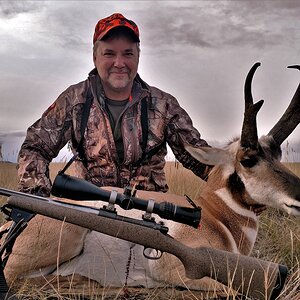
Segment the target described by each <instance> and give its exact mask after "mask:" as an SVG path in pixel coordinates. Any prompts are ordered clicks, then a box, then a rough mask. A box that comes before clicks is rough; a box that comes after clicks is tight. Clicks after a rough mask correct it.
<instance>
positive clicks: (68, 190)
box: [0, 174, 288, 300]
mask: <svg viewBox="0 0 300 300" xmlns="http://www.w3.org/2000/svg"><path fill="white" fill-rule="evenodd" d="M0 194H1V195H5V196H9V198H8V200H7V204H6V205H4V206H3V207H2V211H3V212H4V213H5V214H6V215H7V216H9V218H10V219H12V220H13V221H14V222H13V225H12V226H13V229H10V233H11V234H10V236H13V237H12V238H11V239H14V238H16V235H17V234H16V233H15V230H14V229H16V231H18V230H19V231H22V230H23V228H24V227H25V226H26V225H27V223H28V222H29V220H30V219H31V218H32V217H33V216H34V215H35V214H41V215H44V216H47V217H50V218H54V219H57V220H65V221H66V222H69V223H72V224H75V225H79V226H82V227H85V228H88V229H91V230H95V231H98V232H102V233H104V234H107V235H110V236H112V237H117V238H120V239H123V240H126V241H130V242H133V243H136V244H140V245H143V246H144V247H145V249H146V248H152V249H156V250H158V251H160V252H162V253H163V252H167V253H170V254H172V255H175V256H176V257H177V258H179V259H180V260H181V262H182V264H183V266H184V268H185V272H186V276H187V277H188V278H190V279H201V278H203V277H210V278H212V279H215V280H217V281H218V282H220V283H223V284H224V285H226V286H231V287H232V288H233V289H234V290H236V291H238V292H239V293H240V294H243V295H246V296H249V297H253V298H254V299H258V300H275V299H276V298H277V297H278V295H279V294H280V292H281V290H282V289H283V286H284V283H285V280H286V276H287V272H288V270H287V267H286V266H283V265H280V264H277V263H273V262H268V261H264V260H261V259H257V258H253V257H249V256H245V255H240V254H234V253H231V252H227V251H224V250H219V249H213V248H208V247H199V248H191V247H188V246H186V245H184V244H182V243H181V242H179V241H177V240H175V239H174V238H172V237H171V236H170V235H169V234H168V233H167V232H168V228H167V227H166V226H164V225H163V224H160V223H156V222H155V220H154V219H153V218H152V217H151V213H152V212H153V213H156V214H158V215H159V214H160V215H161V216H164V217H165V218H168V219H172V220H175V221H177V222H182V223H185V224H189V225H191V226H194V227H197V226H198V224H199V221H200V209H199V208H194V209H192V208H188V207H187V208H185V207H178V206H175V205H173V204H172V205H170V204H164V205H161V204H157V203H155V202H154V201H153V200H151V201H146V200H143V199H139V198H135V197H134V196H132V195H130V194H129V193H124V194H119V193H117V192H115V191H112V192H108V191H105V190H103V189H101V188H99V187H96V186H94V185H93V184H91V183H88V182H86V181H84V180H81V179H78V178H75V177H72V176H69V175H66V174H61V175H58V176H57V177H56V179H55V181H54V184H53V189H52V194H53V195H56V196H63V197H65V198H69V197H71V198H72V199H75V200H76V199H80V200H83V199H85V200H87V199H88V200H101V201H106V202H109V205H108V206H107V207H104V208H100V209H96V208H93V207H89V206H82V205H78V204H70V203H65V202H61V201H57V200H54V199H52V198H45V197H39V196H34V195H30V194H24V193H21V192H16V191H11V190H7V189H1V188H0ZM114 204H118V205H120V206H121V207H123V208H125V209H131V208H137V209H141V210H144V211H146V214H145V215H147V214H148V217H144V218H143V219H142V220H137V219H133V218H128V217H123V216H118V214H117V213H116V211H115V209H114V208H113V207H114ZM164 207H169V208H168V209H164ZM170 207H171V208H170ZM149 215H150V218H149ZM20 223H21V225H20ZM8 235H9V234H8ZM14 235H15V236H14ZM1 248H3V247H1ZM4 248H5V247H4ZM2 253H3V249H0V254H1V256H2ZM5 260H7V258H4V265H5ZM0 275H1V273H0ZM0 299H1V298H0Z"/></svg>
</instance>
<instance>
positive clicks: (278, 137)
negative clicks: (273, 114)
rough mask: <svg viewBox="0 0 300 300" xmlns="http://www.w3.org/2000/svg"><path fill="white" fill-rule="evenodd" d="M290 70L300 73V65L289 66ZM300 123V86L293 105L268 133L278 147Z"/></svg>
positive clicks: (293, 99) (290, 105) (292, 102)
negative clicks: (296, 70)
mask: <svg viewBox="0 0 300 300" xmlns="http://www.w3.org/2000/svg"><path fill="white" fill-rule="evenodd" d="M288 68H293V69H298V70H299V71H300V65H294V66H288ZM299 123H300V84H299V85H298V88H297V90H296V92H295V94H294V96H293V98H292V101H291V103H290V104H289V106H288V108H287V109H286V111H285V112H284V114H283V116H282V117H281V118H280V119H279V121H278V122H277V123H276V124H275V126H274V127H273V128H272V129H271V130H270V132H269V133H268V135H269V136H272V137H273V139H274V140H275V142H276V143H277V144H278V145H281V144H282V142H283V141H284V140H285V139H286V138H287V137H288V136H289V135H290V134H291V133H292V132H293V131H294V129H295V128H296V127H297V125H298V124H299Z"/></svg>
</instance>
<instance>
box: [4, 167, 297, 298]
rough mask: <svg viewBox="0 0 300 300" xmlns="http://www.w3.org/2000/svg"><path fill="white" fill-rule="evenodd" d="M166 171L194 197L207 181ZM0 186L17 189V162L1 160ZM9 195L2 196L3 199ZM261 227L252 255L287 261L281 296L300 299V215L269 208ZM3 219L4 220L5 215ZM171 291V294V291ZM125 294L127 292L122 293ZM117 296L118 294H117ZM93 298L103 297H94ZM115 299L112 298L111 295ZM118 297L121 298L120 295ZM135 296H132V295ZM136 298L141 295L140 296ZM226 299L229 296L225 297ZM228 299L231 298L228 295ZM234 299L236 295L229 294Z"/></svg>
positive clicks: (174, 187) (173, 186) (176, 188)
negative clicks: (284, 283) (287, 269)
mask: <svg viewBox="0 0 300 300" xmlns="http://www.w3.org/2000/svg"><path fill="white" fill-rule="evenodd" d="M287 166H288V168H290V169H291V170H292V171H293V172H294V173H295V174H297V175H298V176H300V164H299V163H289V164H287ZM61 168H62V164H59V163H56V164H52V165H51V177H52V178H54V176H55V174H56V173H57V171H58V170H60V169H61ZM166 174H167V178H168V183H169V187H170V192H171V193H175V194H179V195H184V194H188V195H189V196H190V197H191V198H192V199H193V198H196V197H197V196H198V195H199V194H200V193H201V187H202V186H203V184H205V183H204V182H203V181H202V180H200V179H199V178H198V177H196V176H195V175H194V174H193V173H192V172H191V171H188V170H186V169H184V168H183V167H181V165H178V164H175V163H174V162H169V163H168V164H167V166H166ZM0 187H4V188H9V189H14V190H15V189H16V187H17V176H16V165H15V164H10V163H0ZM5 199H6V198H4V197H2V198H0V201H1V203H4V201H5ZM260 219H261V221H260V229H259V235H258V239H257V241H256V244H255V248H254V250H253V253H252V256H254V257H259V258H262V259H266V260H270V261H274V262H277V263H283V264H286V265H287V266H288V267H289V269H290V272H289V277H288V282H287V284H286V288H285V293H284V295H282V296H281V297H280V298H279V299H280V300H299V299H300V218H295V217H291V216H288V215H286V214H285V213H282V212H281V211H278V210H275V209H268V210H267V211H265V212H263V214H262V215H261V217H260ZM1 222H2V223H3V222H4V220H3V219H2V220H1ZM22 294H23V297H21V298H20V299H34V298H33V297H30V295H26V293H25V292H24V291H23V292H22ZM149 295H151V294H148V298H145V297H143V299H154V298H155V299H158V300H162V299H173V298H172V297H170V296H168V297H167V296H165V297H164V296H162V297H158V296H157V295H156V296H155V297H154V296H153V297H152V296H149ZM168 295H169V294H168ZM123 297H124V296H123ZM115 298H116V299H117V297H115ZM38 299H79V298H61V297H60V296H57V295H56V297H55V298H51V297H46V295H40V296H39V298H38ZM93 299H102V296H101V297H100V298H93ZM110 299H112V298H110ZM118 299H119V298H118ZM130 299H133V298H130ZM134 299H141V298H139V297H137V298H134ZM188 299H208V298H195V297H194V298H193V297H192V298H188ZM224 299H226V298H224ZM228 299H229V298H228ZM230 299H233V298H230Z"/></svg>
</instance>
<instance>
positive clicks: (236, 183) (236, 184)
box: [228, 172, 245, 194]
mask: <svg viewBox="0 0 300 300" xmlns="http://www.w3.org/2000/svg"><path fill="white" fill-rule="evenodd" d="M228 188H229V190H230V191H231V193H233V194H235V193H238V194H242V193H243V192H244V190H245V185H244V183H243V182H242V180H241V178H240V177H239V176H238V174H237V173H236V172H234V173H233V174H231V175H230V176H229V178H228Z"/></svg>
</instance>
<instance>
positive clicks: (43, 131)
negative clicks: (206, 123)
mask: <svg viewBox="0 0 300 300" xmlns="http://www.w3.org/2000/svg"><path fill="white" fill-rule="evenodd" d="M93 44H94V49H93V60H94V65H95V69H94V70H92V71H91V72H90V74H89V77H88V79H87V80H85V81H82V82H80V83H78V84H75V85H72V86H70V87H69V88H68V89H67V90H65V91H64V92H63V93H62V94H61V95H60V96H59V97H58V99H57V100H56V101H55V102H54V103H53V104H52V105H51V106H50V107H49V108H48V110H47V111H46V112H44V114H43V115H42V117H41V119H39V120H38V121H37V122H35V123H34V124H33V125H32V126H31V127H29V129H28V131H27V136H26V139H25V141H24V143H23V145H22V147H21V150H20V153H19V158H18V176H19V189H20V190H21V191H23V192H27V193H34V194H39V195H44V196H49V194H50V190H51V182H50V179H49V168H48V167H49V163H50V162H51V160H52V159H53V158H54V157H56V156H57V154H58V153H59V150H60V149H61V148H62V147H64V146H65V145H66V143H68V142H70V143H71V145H72V148H73V149H74V151H75V150H76V151H78V152H79V154H80V158H81V159H80V160H76V161H75V164H76V170H77V172H76V175H77V176H81V177H83V178H85V179H86V180H89V181H90V182H92V183H94V184H96V185H97V186H118V187H125V186H128V185H131V186H136V187H137V188H139V189H144V190H153V191H162V192H165V191H167V190H168V186H167V183H166V177H165V173H164V166H165V156H166V154H167V148H166V144H167V143H168V145H169V146H170V148H171V149H172V151H173V152H174V155H175V157H176V158H177V159H178V160H179V161H180V162H181V163H182V164H183V166H185V167H186V168H189V169H190V170H192V171H193V172H194V173H195V174H196V175H198V176H200V177H202V178H205V177H206V175H207V172H208V170H209V169H210V168H209V167H207V166H205V165H203V164H201V163H199V162H198V161H197V160H195V159H194V158H192V157H191V155H189V153H188V152H187V151H186V150H185V149H184V144H185V143H188V144H191V145H195V146H207V143H206V142H205V141H204V140H202V139H201V138H200V134H199V132H198V131H197V130H196V129H195V128H194V127H193V125H192V121H191V119H190V117H189V116H188V114H187V113H186V112H185V111H184V110H183V109H182V108H181V107H180V105H179V104H178V102H177V100H176V99H175V98H174V97H173V96H171V95H170V94H167V93H165V92H163V91H161V90H159V89H157V88H155V87H151V86H149V85H148V84H147V83H145V82H144V81H143V80H142V79H141V78H140V76H139V75H138V73H137V70H138V64H139V57H140V39H139V30H138V27H137V25H136V24H135V23H134V22H133V21H131V20H128V19H126V18H125V17H124V16H123V15H122V14H120V13H115V14H113V15H111V16H109V17H107V18H104V19H102V20H100V21H99V22H98V24H97V25H96V27H95V33H94V38H93ZM88 99H90V101H91V102H92V104H91V105H90V104H88V103H89V101H88ZM85 119H86V121H84V120H85ZM82 137H83V138H82Z"/></svg>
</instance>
